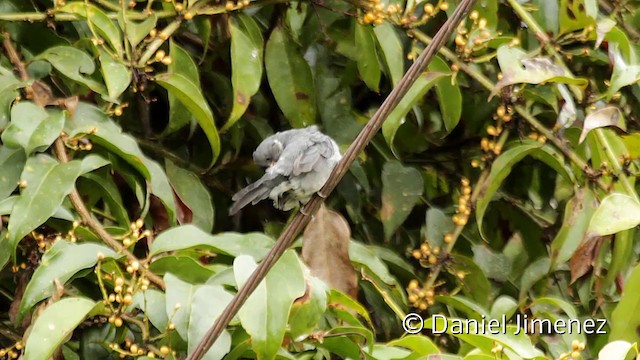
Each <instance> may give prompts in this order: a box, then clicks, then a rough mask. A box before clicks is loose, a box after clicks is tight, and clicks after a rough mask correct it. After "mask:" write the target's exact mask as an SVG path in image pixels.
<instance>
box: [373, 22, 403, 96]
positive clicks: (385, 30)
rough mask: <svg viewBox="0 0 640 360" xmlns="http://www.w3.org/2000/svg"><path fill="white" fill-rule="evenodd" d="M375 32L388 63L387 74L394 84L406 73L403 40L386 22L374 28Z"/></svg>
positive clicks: (386, 63)
mask: <svg viewBox="0 0 640 360" xmlns="http://www.w3.org/2000/svg"><path fill="white" fill-rule="evenodd" d="M373 32H374V34H375V36H376V40H377V41H378V45H379V46H380V49H381V50H382V57H383V58H384V61H385V65H386V72H387V76H389V78H390V79H391V83H392V84H393V86H396V85H398V82H399V81H400V79H401V78H402V75H404V52H403V51H402V41H401V40H400V37H399V36H398V33H397V32H396V30H395V29H394V28H393V26H392V25H391V24H390V23H388V22H384V23H383V24H382V25H377V26H376V27H374V28H373Z"/></svg>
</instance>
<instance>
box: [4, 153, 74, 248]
mask: <svg viewBox="0 0 640 360" xmlns="http://www.w3.org/2000/svg"><path fill="white" fill-rule="evenodd" d="M80 170H81V162H80V161H77V160H73V161H70V162H68V163H66V164H60V163H58V162H57V161H56V160H54V159H52V158H51V157H50V156H48V155H37V156H35V157H31V158H29V159H28V160H27V163H26V165H25V168H24V171H23V173H22V180H23V181H25V182H26V187H25V188H24V189H23V190H22V192H21V193H20V197H19V198H18V200H17V201H16V203H15V205H14V206H13V210H12V213H11V218H10V219H9V226H8V228H9V242H10V243H11V244H12V245H13V248H14V249H15V247H16V246H17V245H18V242H19V241H20V240H21V239H22V238H23V237H24V236H25V235H27V234H28V233H29V232H31V231H32V230H33V229H35V228H36V227H38V226H40V225H42V224H43V223H44V222H45V221H47V219H49V218H50V217H51V215H53V214H54V212H55V211H56V209H57V208H58V206H60V204H61V203H62V200H64V198H65V197H66V196H67V195H68V194H69V193H70V192H71V189H72V188H73V186H74V184H75V181H76V179H77V178H78V176H80Z"/></svg>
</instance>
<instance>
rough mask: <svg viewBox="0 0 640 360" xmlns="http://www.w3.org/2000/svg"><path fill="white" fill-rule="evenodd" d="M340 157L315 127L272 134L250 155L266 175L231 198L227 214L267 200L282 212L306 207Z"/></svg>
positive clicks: (326, 137)
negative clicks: (271, 201)
mask: <svg viewBox="0 0 640 360" xmlns="http://www.w3.org/2000/svg"><path fill="white" fill-rule="evenodd" d="M341 158H342V155H340V150H339V149H338V144H336V142H335V141H333V139H331V138H330V137H329V136H327V135H325V134H323V133H321V132H320V131H319V130H318V127H317V126H309V127H306V128H303V129H293V130H287V131H283V132H279V133H276V134H275V135H271V136H269V137H268V138H266V139H264V140H263V141H262V142H261V143H260V145H258V148H257V149H256V151H254V152H253V160H254V161H255V163H256V164H257V165H258V166H262V167H266V168H267V169H266V171H265V174H264V175H263V176H262V177H261V178H260V179H259V180H258V181H256V182H254V183H253V184H250V185H249V186H247V187H245V188H244V189H242V190H240V191H238V192H237V193H236V194H235V195H233V198H232V200H233V201H234V203H233V205H232V206H231V208H230V209H229V214H230V215H233V214H235V213H237V212H238V211H239V210H240V209H242V208H243V207H245V206H247V205H248V204H249V203H251V204H252V205H255V204H257V203H258V202H259V201H261V200H264V199H267V198H269V199H271V200H273V206H274V207H275V208H277V209H280V210H285V211H287V210H291V209H293V208H294V207H296V206H299V205H301V204H305V203H306V202H307V201H309V199H310V198H311V196H312V195H313V194H314V193H316V192H317V191H318V190H320V189H321V188H322V186H323V185H324V183H325V182H326V181H327V179H328V178H329V175H331V171H333V168H334V167H335V166H336V164H337V163H338V162H339V161H340V159H341Z"/></svg>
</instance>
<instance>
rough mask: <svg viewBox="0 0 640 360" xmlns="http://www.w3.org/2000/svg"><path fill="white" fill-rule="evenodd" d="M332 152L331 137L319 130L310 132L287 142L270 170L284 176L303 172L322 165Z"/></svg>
mask: <svg viewBox="0 0 640 360" xmlns="http://www.w3.org/2000/svg"><path fill="white" fill-rule="evenodd" d="M333 153H334V148H333V142H332V140H331V138H329V137H328V136H326V135H324V134H321V133H319V132H311V133H309V134H307V136H303V137H299V138H297V139H296V140H293V141H291V142H290V143H289V144H287V147H286V148H285V150H284V151H283V153H282V155H280V158H279V159H278V162H277V163H276V164H275V165H274V167H273V169H272V172H274V173H277V174H280V175H284V176H292V175H293V176H298V175H301V174H305V173H308V172H310V171H312V170H314V168H315V169H317V168H318V166H322V165H323V163H324V161H325V160H326V159H328V158H330V157H331V156H332V155H333Z"/></svg>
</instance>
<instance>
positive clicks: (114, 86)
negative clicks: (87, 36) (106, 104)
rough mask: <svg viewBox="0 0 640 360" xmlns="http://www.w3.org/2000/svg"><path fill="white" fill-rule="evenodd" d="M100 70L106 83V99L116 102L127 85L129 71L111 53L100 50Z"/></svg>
mask: <svg viewBox="0 0 640 360" xmlns="http://www.w3.org/2000/svg"><path fill="white" fill-rule="evenodd" d="M100 65H101V67H100V70H101V71H102V77H103V78H104V82H105V84H106V85H107V95H108V96H107V97H106V100H108V101H110V102H114V103H119V102H118V97H119V96H120V95H121V94H122V93H123V92H124V91H125V90H127V88H128V87H129V84H130V83H131V72H130V71H129V68H127V67H126V66H125V65H124V64H122V63H121V62H119V61H117V60H116V59H114V58H113V57H112V56H111V54H109V53H107V52H106V51H104V50H102V49H101V50H100Z"/></svg>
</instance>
